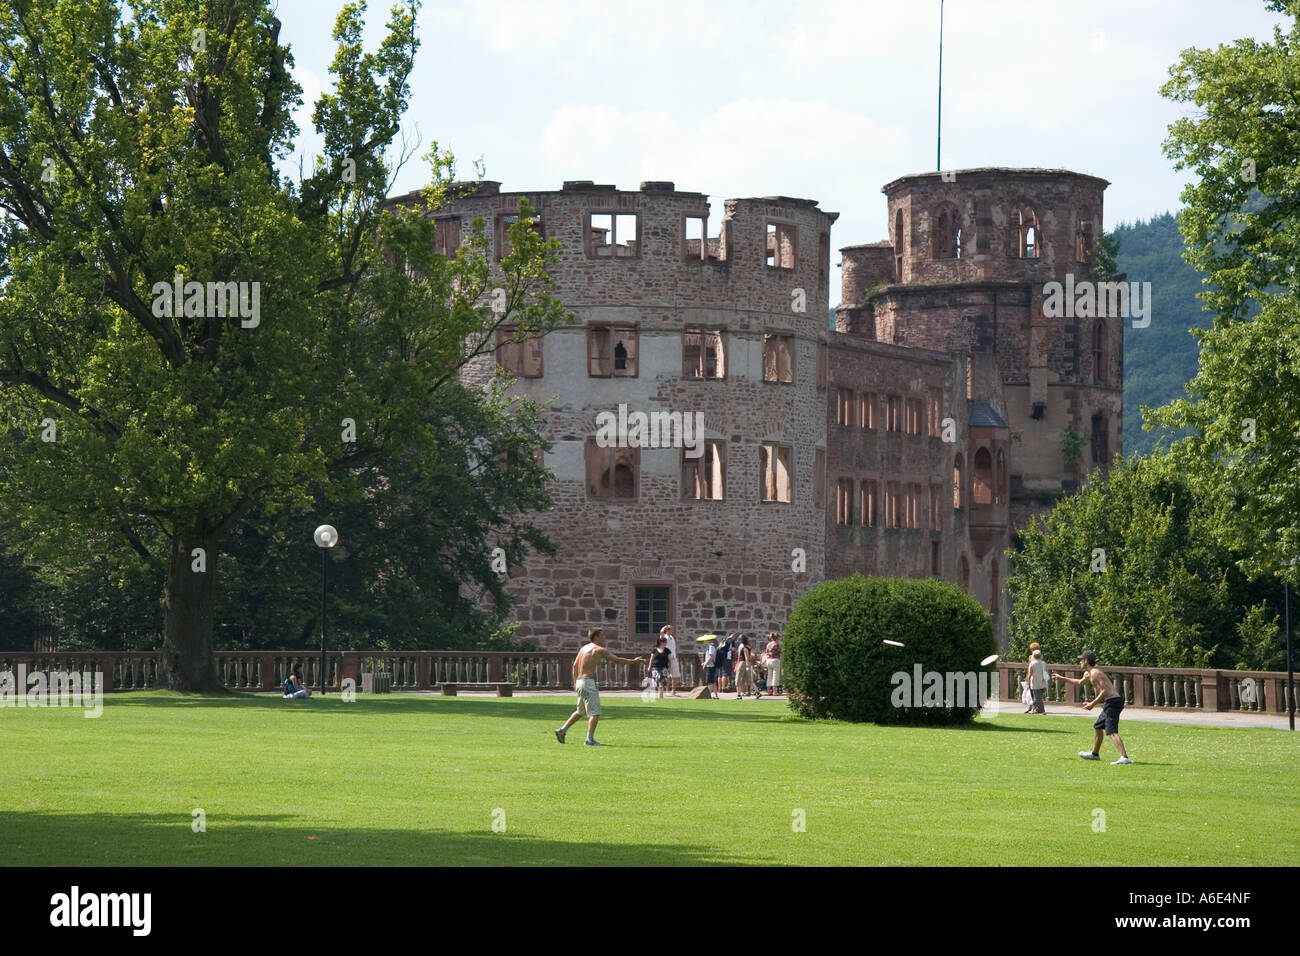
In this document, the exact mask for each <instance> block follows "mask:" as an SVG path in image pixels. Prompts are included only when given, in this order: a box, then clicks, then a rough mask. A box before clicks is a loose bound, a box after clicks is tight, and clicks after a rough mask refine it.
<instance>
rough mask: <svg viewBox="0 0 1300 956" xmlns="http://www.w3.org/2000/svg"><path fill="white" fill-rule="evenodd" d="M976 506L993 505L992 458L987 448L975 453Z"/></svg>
mask: <svg viewBox="0 0 1300 956" xmlns="http://www.w3.org/2000/svg"><path fill="white" fill-rule="evenodd" d="M974 498H975V503H976V504H977V505H991V504H993V456H992V455H990V454H989V450H988V449H987V448H981V449H980V450H979V451H977V452H975V489H974Z"/></svg>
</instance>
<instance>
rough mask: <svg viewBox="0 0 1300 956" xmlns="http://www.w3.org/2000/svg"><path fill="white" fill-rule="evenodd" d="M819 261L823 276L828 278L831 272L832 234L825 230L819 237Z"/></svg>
mask: <svg viewBox="0 0 1300 956" xmlns="http://www.w3.org/2000/svg"><path fill="white" fill-rule="evenodd" d="M817 263H818V269H819V270H820V274H821V277H822V278H823V279H825V278H827V277H828V276H829V275H830V274H831V234H830V233H829V232H823V233H822V234H821V235H819V236H818V237H817Z"/></svg>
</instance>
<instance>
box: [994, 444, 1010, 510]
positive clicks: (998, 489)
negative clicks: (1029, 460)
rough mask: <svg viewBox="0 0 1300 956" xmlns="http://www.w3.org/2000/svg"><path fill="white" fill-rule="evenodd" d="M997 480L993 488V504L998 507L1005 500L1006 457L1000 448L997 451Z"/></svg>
mask: <svg viewBox="0 0 1300 956" xmlns="http://www.w3.org/2000/svg"><path fill="white" fill-rule="evenodd" d="M997 479H998V480H997V484H995V485H994V486H993V502H994V504H999V505H1000V504H1002V502H1004V501H1005V500H1006V498H1007V456H1006V453H1005V452H1003V450H1002V449H1001V448H999V449H998V475H997Z"/></svg>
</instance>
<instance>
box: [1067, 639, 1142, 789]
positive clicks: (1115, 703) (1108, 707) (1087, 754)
mask: <svg viewBox="0 0 1300 956" xmlns="http://www.w3.org/2000/svg"><path fill="white" fill-rule="evenodd" d="M1079 663H1080V664H1082V665H1083V671H1084V676H1083V677H1080V678H1077V679H1076V678H1074V677H1066V676H1064V675H1062V674H1053V675H1052V676H1053V677H1056V678H1058V679H1060V680H1063V681H1068V682H1069V683H1071V684H1074V685H1075V686H1076V687H1077V686H1078V685H1079V684H1082V683H1083V682H1084V681H1085V680H1086V681H1089V682H1091V683H1092V686H1093V687H1095V688H1097V697H1096V699H1094V700H1090V701H1088V702H1087V703H1086V704H1084V705H1083V709H1084V710H1092V708H1093V707H1095V706H1097V704H1098V703H1100V702H1102V701H1105V703H1103V704H1102V707H1101V716H1100V717H1098V718H1097V722H1096V723H1095V724H1093V725H1092V726H1093V727H1094V728H1095V729H1096V731H1097V733H1096V734H1095V735H1094V736H1093V740H1092V750H1080V751H1079V756H1080V757H1082V758H1083V759H1084V760H1100V759H1101V739H1102V735H1103V733H1104V734H1106V735H1108V736H1109V737H1110V739H1111V741H1112V742H1113V743H1114V744H1115V749H1116V750H1118V751H1119V759H1118V760H1112V761H1111V763H1112V764H1125V763H1132V762H1133V761H1132V760H1130V759H1129V756H1128V753H1127V752H1125V750H1124V741H1122V740H1121V739H1120V737H1119V712H1120V711H1121V710H1123V709H1124V698H1123V697H1121V696H1120V694H1119V691H1117V690H1116V689H1115V685H1114V684H1112V683H1111V682H1110V678H1109V677H1107V676H1106V673H1105V671H1103V670H1102V669H1101V668H1100V667H1098V666H1097V655H1096V654H1094V653H1093V652H1092V651H1084V652H1083V653H1082V654H1080V655H1079Z"/></svg>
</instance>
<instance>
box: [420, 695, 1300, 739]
mask: <svg viewBox="0 0 1300 956" xmlns="http://www.w3.org/2000/svg"><path fill="white" fill-rule="evenodd" d="M403 693H421V694H426V695H432V696H435V697H436V696H438V692H437V691H404V692H403ZM460 696H461V697H495V696H496V695H495V694H493V693H491V692H487V693H476V692H466V691H461V692H460ZM515 696H516V697H525V696H527V697H538V696H548V697H565V698H569V697H572V696H573V691H571V690H538V691H531V690H530V691H519V690H517V691H515ZM600 696H601V697H640V696H641V691H639V690H604V689H602V690H601V692H600ZM664 699H665V700H672V699H673V698H672V697H671V696H668V697H665V698H664ZM676 699H677V700H686V699H687V698H686V693H685V692H684V691H683V692H681V693H679V694H678V695H677V698H676ZM721 699H722V700H733V701H734V700H735V699H736V695H735V694H734V693H731V692H730V691H728V692H727V693H726V694H723V695H722V697H721ZM774 703H780V704H781V705H782V707H784V705H785V703H786V697H785V695H784V694H778V695H777V696H775V697H768V696H767V695H766V694H764V695H763V699H762V700H751V699H748V698H746V699H745V700H743V701H741V702H739V703H737V704H736V706H737V707H738V708H740V707H763V706H766V705H770V704H774ZM1044 706H1045V707H1046V709H1047V712H1048V713H1049V714H1051V715H1052V716H1054V717H1086V718H1087V719H1088V720H1089V721H1090V722H1091V721H1094V720H1096V719H1097V715H1098V714H1099V713H1100V712H1101V711H1100V710H1098V709H1097V708H1094V709H1092V710H1084V709H1083V708H1082V707H1081V706H1079V705H1077V704H1052V703H1048V704H1045V705H1044ZM1001 707H1002V713H1003V714H1020V713H1023V711H1024V705H1023V704H1021V703H1020V702H1019V701H1011V700H1004V701H1002V702H1001ZM1120 719H1121V720H1123V721H1126V722H1127V721H1134V720H1139V721H1141V720H1145V721H1154V722H1156V723H1167V724H1190V725H1192V726H1195V727H1273V728H1276V729H1279V730H1286V729H1287V726H1288V725H1287V715H1286V714H1259V713H1246V712H1243V711H1236V710H1233V711H1189V710H1162V709H1160V708H1158V707H1133V706H1131V705H1130V706H1128V707H1125V708H1124V711H1123V714H1122V716H1121V718H1120Z"/></svg>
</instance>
